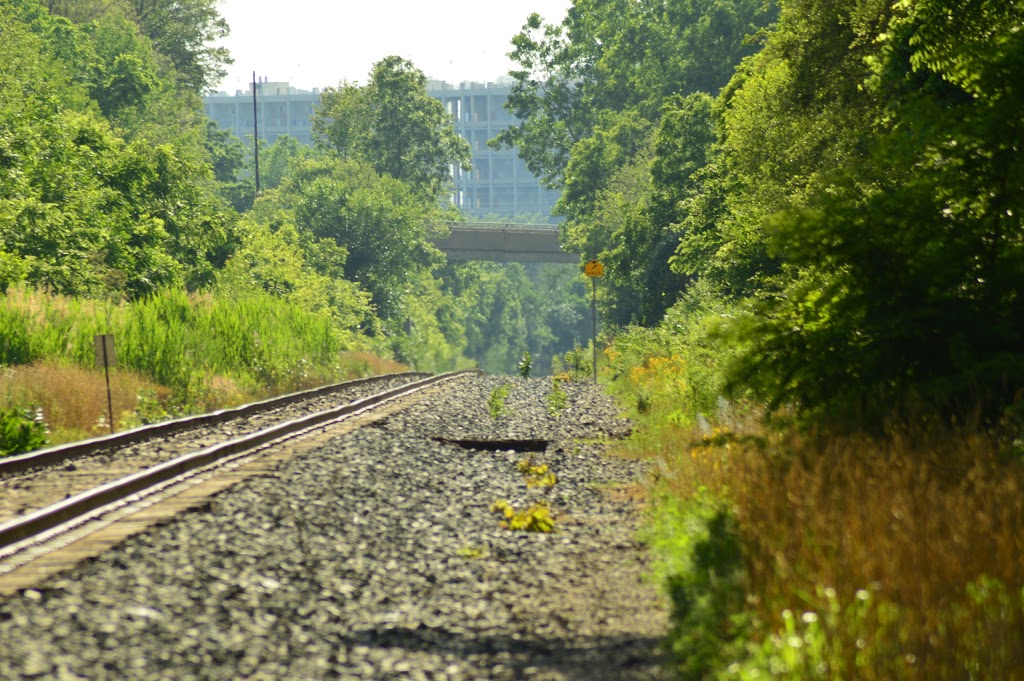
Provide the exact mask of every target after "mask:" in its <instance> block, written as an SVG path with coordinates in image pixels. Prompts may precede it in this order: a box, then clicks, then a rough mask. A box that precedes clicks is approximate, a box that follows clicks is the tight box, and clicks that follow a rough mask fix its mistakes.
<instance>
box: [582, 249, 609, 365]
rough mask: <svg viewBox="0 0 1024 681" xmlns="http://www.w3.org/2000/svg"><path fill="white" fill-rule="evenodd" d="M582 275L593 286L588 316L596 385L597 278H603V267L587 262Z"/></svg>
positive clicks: (591, 261)
mask: <svg viewBox="0 0 1024 681" xmlns="http://www.w3.org/2000/svg"><path fill="white" fill-rule="evenodd" d="M583 274H585V275H587V276H588V277H590V283H591V284H592V285H593V294H592V296H591V298H590V316H591V319H592V321H593V340H592V341H591V344H592V345H593V346H594V383H597V278H598V277H603V276H604V265H602V264H601V263H599V262H598V261H596V260H588V261H587V264H586V265H584V266H583Z"/></svg>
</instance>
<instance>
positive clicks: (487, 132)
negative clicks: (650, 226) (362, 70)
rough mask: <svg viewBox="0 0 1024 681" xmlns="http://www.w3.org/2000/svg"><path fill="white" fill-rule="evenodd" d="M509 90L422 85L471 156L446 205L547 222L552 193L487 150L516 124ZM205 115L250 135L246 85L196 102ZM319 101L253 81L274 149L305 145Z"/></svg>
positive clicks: (474, 213) (457, 172) (262, 130)
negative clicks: (282, 141) (508, 105)
mask: <svg viewBox="0 0 1024 681" xmlns="http://www.w3.org/2000/svg"><path fill="white" fill-rule="evenodd" d="M509 91H510V86H509V85H506V84H496V83H461V84H459V85H451V84H449V83H445V82H443V81H429V82H428V85H427V92H428V94H430V96H431V97H434V98H435V99H437V100H439V101H440V102H441V104H442V105H443V106H444V108H445V111H446V112H448V115H449V116H451V119H452V124H453V125H454V126H455V130H456V132H458V133H459V135H461V136H462V137H463V139H465V140H466V141H467V142H468V143H469V146H470V149H471V150H472V154H473V169H472V170H469V171H464V170H462V169H461V168H456V169H454V170H453V180H454V193H453V197H452V198H453V202H454V204H455V205H456V207H458V208H459V209H460V210H461V211H462V212H463V213H465V214H466V215H467V216H469V217H473V218H482V217H486V216H488V215H496V216H514V215H528V214H530V215H532V214H539V215H541V216H548V215H550V214H551V209H552V207H553V206H554V205H555V201H557V200H558V196H559V194H558V192H557V191H553V190H550V189H546V188H545V187H543V186H542V185H541V183H540V181H539V180H538V179H537V177H536V176H534V175H533V174H532V173H531V172H530V171H529V170H528V169H527V168H526V164H525V163H524V162H523V161H522V159H520V158H519V155H518V153H517V152H516V150H515V149H491V148H490V147H489V146H487V141H488V140H490V139H493V138H494V137H495V136H496V135H497V134H498V132H500V131H501V130H502V129H503V128H506V127H508V126H509V125H511V124H513V123H514V122H515V118H513V117H512V115H511V114H509V113H508V111H506V110H505V102H506V101H507V100H508V94H509ZM203 101H204V103H205V107H206V115H207V116H208V117H209V118H210V119H211V120H213V121H215V122H216V123H217V125H218V126H220V127H221V128H223V129H225V130H229V131H231V132H232V133H233V134H234V135H237V136H238V137H245V136H246V135H252V131H253V97H252V86H251V85H250V86H249V90H248V91H246V92H243V91H242V90H236V91H235V94H234V95H229V94H227V93H226V92H218V93H215V94H211V95H207V96H206V97H204V98H203ZM319 102H320V91H319V90H318V89H316V88H314V89H313V90H312V91H307V90H299V89H296V88H293V87H290V86H289V85H288V83H279V82H257V83H256V112H257V114H258V123H259V136H260V139H261V140H264V141H266V142H268V143H271V144H272V143H273V142H274V141H276V140H277V138H278V137H281V136H282V135H290V136H291V137H294V138H295V139H297V140H298V141H299V142H301V143H302V144H310V145H311V144H312V143H313V136H312V121H311V118H312V115H313V110H314V109H315V108H316V106H317V105H318V104H319Z"/></svg>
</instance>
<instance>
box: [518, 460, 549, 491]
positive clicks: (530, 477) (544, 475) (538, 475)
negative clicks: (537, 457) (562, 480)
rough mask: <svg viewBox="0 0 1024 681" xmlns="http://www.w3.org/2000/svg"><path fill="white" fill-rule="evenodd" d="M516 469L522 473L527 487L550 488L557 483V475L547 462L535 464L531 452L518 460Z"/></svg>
mask: <svg viewBox="0 0 1024 681" xmlns="http://www.w3.org/2000/svg"><path fill="white" fill-rule="evenodd" d="M516 470H517V471H519V472H520V473H522V474H523V477H524V478H525V479H526V486H527V487H545V488H551V487H554V486H555V485H556V484H558V476H557V475H555V474H554V473H552V472H551V471H550V469H549V468H548V465H547V464H543V463H542V464H540V465H539V466H538V465H536V464H535V463H534V460H533V455H532V454H531V455H530V456H528V457H526V458H525V459H522V460H520V461H518V462H517V463H516Z"/></svg>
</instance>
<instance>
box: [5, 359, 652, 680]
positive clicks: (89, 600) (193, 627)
mask: <svg viewBox="0 0 1024 681" xmlns="http://www.w3.org/2000/svg"><path fill="white" fill-rule="evenodd" d="M503 383H508V384H509V385H510V386H511V390H510V394H509V396H508V398H507V399H506V400H505V411H504V413H503V414H502V415H501V416H499V417H498V418H497V419H495V418H492V416H491V415H490V413H489V411H488V405H487V402H488V397H489V396H490V395H491V393H492V391H493V390H494V389H495V388H496V387H498V386H500V385H502V384H503ZM564 389H565V391H566V393H567V394H568V400H567V407H566V408H565V409H563V410H560V411H559V412H558V413H557V418H553V417H552V416H551V415H550V414H549V410H548V402H547V395H548V393H549V392H550V390H551V382H550V380H540V379H520V378H508V377H505V378H502V377H485V376H480V377H473V378H469V379H462V380H459V381H456V382H450V383H447V384H444V385H443V386H441V387H440V388H438V389H436V390H435V391H434V392H433V393H432V394H431V395H430V396H429V397H428V398H427V399H425V400H424V401H422V402H419V403H417V404H415V405H413V406H412V407H410V408H409V409H408V410H406V411H403V412H401V413H398V414H394V415H392V416H390V417H388V418H386V419H385V420H383V421H380V422H377V423H376V424H374V425H373V426H371V427H366V428H362V429H359V430H356V431H354V432H352V433H349V434H347V435H344V436H340V437H338V438H335V439H334V440H332V441H330V442H329V443H328V444H327V445H326V446H324V447H323V448H322V449H320V450H318V451H316V452H314V453H312V454H308V455H305V456H303V457H301V458H298V459H296V460H294V461H292V462H290V463H288V464H286V465H284V466H282V467H281V468H280V469H278V470H277V471H275V472H274V474H272V475H269V476H265V477H261V478H257V479H253V480H249V481H247V482H244V483H241V484H239V485H237V486H235V487H233V488H232V489H230V490H228V491H227V492H224V493H222V494H221V495H220V496H218V497H217V498H216V500H215V501H214V503H213V504H211V507H210V508H209V509H206V510H203V511H201V512H191V513H186V514H183V515H181V516H179V517H178V518H176V519H175V520H174V521H173V522H171V523H169V524H167V525H165V526H163V527H160V528H157V529H155V530H152V531H150V532H148V533H146V534H143V535H139V536H136V537H134V538H132V539H130V540H128V541H126V542H125V543H124V544H122V545H121V546H120V547H118V548H116V549H115V550H113V551H110V552H108V553H106V554H104V555H103V556H101V557H100V558H98V559H95V560H92V561H89V562H87V563H84V564H82V565H80V566H79V567H78V568H76V569H75V570H74V571H72V572H70V573H67V574H65V575H62V576H60V577H58V578H56V579H54V580H51V581H50V582H49V583H47V584H46V585H44V586H43V587H40V588H38V589H35V590H29V591H25V592H22V593H21V594H18V595H17V596H15V597H12V598H11V599H9V600H7V601H6V602H3V603H0V641H2V643H0V678H12V679H13V678H46V679H78V678H84V679H121V678H131V679H237V678H249V679H300V680H301V679H321V678H325V679H328V678H329V679H338V678H340V679H520V678H532V679H609V680H611V679H660V678H667V675H666V674H665V673H664V672H663V671H662V670H661V668H660V667H659V664H658V662H659V661H658V655H657V647H658V641H659V638H660V637H661V636H662V634H663V633H664V631H665V628H666V626H667V614H666V606H665V603H664V602H663V600H662V599H661V598H660V597H659V596H658V594H657V591H656V589H655V587H654V585H653V584H652V583H650V581H649V580H646V579H645V574H646V570H647V565H646V557H645V554H644V550H643V548H642V547H641V546H639V545H638V544H637V542H636V537H635V535H636V529H637V526H638V523H639V517H640V512H639V509H638V507H637V506H636V505H635V504H634V503H632V502H630V501H628V500H627V499H626V497H628V496H629V495H628V494H627V492H628V491H629V490H630V489H631V487H633V486H635V485H636V483H637V482H638V481H639V480H642V479H643V478H644V476H645V468H644V464H642V463H640V462H635V461H626V460H621V459H615V458H610V457H607V456H605V455H603V453H602V452H603V449H604V447H605V444H604V443H605V441H606V440H607V439H608V438H614V437H620V436H622V435H624V434H626V433H627V432H628V430H629V424H628V423H627V422H624V421H622V420H621V419H619V418H618V416H617V410H616V408H615V406H614V405H613V404H612V402H611V401H610V400H609V399H608V398H607V397H606V396H604V395H602V394H601V393H600V392H599V391H598V390H597V389H596V388H595V387H594V386H592V385H585V384H566V385H565V386H564ZM470 440H488V441H494V440H509V441H512V440H546V441H548V445H547V447H546V449H544V450H543V451H538V452H535V453H533V454H532V456H533V462H534V464H535V465H540V464H546V465H548V466H549V468H550V470H551V471H553V472H554V473H555V474H557V476H558V482H557V484H555V485H554V487H551V488H550V489H545V488H528V487H527V485H526V484H525V482H524V476H523V474H522V473H521V472H520V471H519V470H517V466H516V464H517V462H519V461H522V460H523V459H525V458H527V457H528V456H529V454H527V453H524V452H522V451H514V450H510V449H504V448H502V447H501V445H495V447H494V448H492V447H487V448H484V447H481V448H472V449H471V448H467V446H468V445H466V446H460V445H458V444H453V442H455V441H463V442H465V441H470ZM498 499H503V500H507V501H508V502H509V503H511V504H512V505H513V506H515V507H517V508H519V509H524V508H527V507H528V506H530V505H531V504H534V503H537V502H546V503H548V504H549V505H550V508H551V510H552V513H553V515H554V517H555V529H556V531H555V532H554V533H550V534H544V533H533V532H530V533H527V532H512V531H509V530H506V529H502V528H501V527H500V526H499V523H500V521H501V520H502V517H501V516H500V515H499V514H496V513H494V512H492V510H491V505H492V503H493V502H494V501H496V500H498Z"/></svg>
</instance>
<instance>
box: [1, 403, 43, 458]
mask: <svg viewBox="0 0 1024 681" xmlns="http://www.w3.org/2000/svg"><path fill="white" fill-rule="evenodd" d="M46 443H47V433H46V424H45V423H43V419H42V414H41V412H39V411H38V410H36V409H19V408H13V409H3V410H0V457H5V456H14V455H15V454H22V453H24V452H30V451H32V450H33V449H39V448H40V447H44V446H45V445H46Z"/></svg>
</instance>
